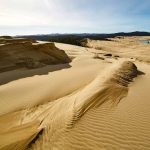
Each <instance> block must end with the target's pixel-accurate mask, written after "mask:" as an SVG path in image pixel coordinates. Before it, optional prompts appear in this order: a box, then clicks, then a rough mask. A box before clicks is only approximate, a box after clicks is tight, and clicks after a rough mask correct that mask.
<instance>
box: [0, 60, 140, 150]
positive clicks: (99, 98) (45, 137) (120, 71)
mask: <svg viewBox="0 0 150 150" xmlns="http://www.w3.org/2000/svg"><path fill="white" fill-rule="evenodd" d="M137 75H138V70H137V67H136V66H135V65H134V64H133V63H132V62H128V61H125V62H121V63H116V64H114V65H112V66H111V67H110V68H109V69H108V68H107V70H106V72H105V73H103V74H99V75H98V76H97V77H96V79H94V80H93V81H92V82H91V83H89V84H88V85H87V86H85V87H84V88H83V89H81V90H80V91H78V92H77V93H74V94H71V95H70V96H66V97H63V98H60V99H58V100H55V101H53V102H49V103H46V104H44V105H40V106H36V107H35V108H31V109H26V110H23V111H20V113H21V114H22V115H20V117H19V120H20V121H19V122H20V123H19V124H18V125H17V126H18V127H17V126H16V127H15V128H16V129H17V128H18V129H17V130H15V133H14V134H13V135H12V136H14V135H15V134H17V132H18V130H20V126H22V125H26V124H27V127H26V129H25V131H24V132H26V130H27V131H28V130H32V125H34V124H32V122H35V121H37V122H40V124H39V126H37V125H36V126H37V127H36V129H34V131H33V132H32V134H31V135H29V137H26V141H25V143H28V144H27V145H28V146H29V149H47V148H48V149H53V148H54V147H55V142H56V141H57V140H58V139H60V138H62V139H63V136H64V135H65V134H66V133H67V132H68V131H69V130H71V128H73V127H74V126H75V124H76V122H77V121H78V120H80V118H81V117H82V116H83V115H84V114H85V113H86V112H87V111H88V110H90V109H93V108H97V107H100V106H101V105H102V104H103V103H106V102H108V101H109V102H110V104H111V105H115V106H116V104H118V103H119V101H120V100H121V99H122V98H123V97H125V96H126V95H127V93H128V87H127V86H128V84H129V82H131V81H132V79H133V78H134V77H136V76H137ZM102 79H103V81H102ZM7 117H8V116H7ZM30 123H31V126H30V125H29V126H28V124H30ZM6 131H7V129H6ZM39 131H41V132H39ZM8 133H9V132H6V134H4V135H5V136H6V137H7V135H9V136H11V134H8ZM32 137H34V138H32ZM21 138H23V139H24V137H20V139H18V140H19V141H20V140H21ZM23 139H22V140H23ZM34 139H36V140H34ZM32 141H34V142H32ZM3 142H4V141H2V143H0V146H1V147H5V144H6V143H5V142H4V143H3ZM16 142H17V141H16ZM16 142H14V143H11V141H10V143H8V141H7V144H8V145H12V144H14V145H16V144H15V143H16ZM29 143H30V144H29ZM8 145H7V147H8ZM28 146H27V147H28ZM46 147H47V148H46ZM17 148H18V147H17Z"/></svg>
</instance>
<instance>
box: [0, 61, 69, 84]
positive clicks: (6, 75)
mask: <svg viewBox="0 0 150 150" xmlns="http://www.w3.org/2000/svg"><path fill="white" fill-rule="evenodd" d="M70 67H71V66H70V64H69V63H66V64H57V65H47V66H45V67H42V68H37V69H24V70H23V69H22V70H13V71H7V72H3V73H0V85H3V84H6V83H8V82H11V81H14V80H18V79H22V78H26V77H32V76H34V75H47V74H48V73H49V72H53V71H57V70H61V69H65V68H70Z"/></svg>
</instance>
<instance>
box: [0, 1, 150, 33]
mask: <svg viewBox="0 0 150 150" xmlns="http://www.w3.org/2000/svg"><path fill="white" fill-rule="evenodd" d="M149 6H150V1H149V0H143V1H141V0H132V1H131V0H126V1H121V0H105V1H104V0H0V34H38V33H45V34H46V33H54V32H57V33H58V32H64V33H65V32H78V33H79V32H101V33H104V32H119V31H133V30H147V31H150V27H149V23H150V21H149V18H150V10H149Z"/></svg>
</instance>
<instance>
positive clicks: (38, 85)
mask: <svg viewBox="0 0 150 150" xmlns="http://www.w3.org/2000/svg"><path fill="white" fill-rule="evenodd" d="M143 38H145V37H143ZM134 39H136V38H135V37H134ZM113 40H116V39H113ZM123 40H124V39H122V41H121V39H119V42H124V41H123ZM126 40H127V39H126ZM130 40H131V39H130V38H129V39H128V41H130ZM105 42H106V41H105ZM107 42H110V41H107ZM119 42H118V43H119ZM55 45H56V47H58V48H59V49H61V50H64V51H65V53H66V54H67V55H68V57H70V59H73V60H72V62H71V63H69V66H70V67H67V68H65V67H64V68H62V67H60V68H61V70H59V69H53V70H52V69H51V67H52V66H47V67H43V68H40V69H38V70H37V69H33V70H30V73H29V74H27V72H26V70H24V71H23V70H13V71H11V72H10V71H9V72H4V73H1V74H0V79H3V80H5V81H6V82H4V83H3V84H2V85H1V86H0V149H2V150H12V149H13V150H23V149H28V150H80V149H81V150H93V149H94V150H99V149H102V150H141V149H144V150H149V149H150V140H149V139H150V129H149V126H150V119H149V116H150V109H149V106H150V101H149V99H150V94H149V88H150V84H149V82H150V64H149V63H148V57H146V56H145V55H143V56H142V57H140V58H141V59H142V58H144V59H143V60H142V61H140V60H138V59H136V58H135V57H134V56H132V57H133V58H132V59H131V58H130V57H129V55H128V56H127V55H126V56H124V54H123V55H121V56H120V55H119V54H120V51H119V50H118V53H117V54H118V55H119V57H117V58H116V57H114V55H116V54H115V53H113V52H112V51H109V53H111V54H112V56H109V57H108V56H105V54H107V53H108V52H106V50H98V49H95V48H87V47H79V46H73V45H67V44H61V43H55ZM108 45H109V43H108ZM136 46H137V45H136ZM142 47H147V45H142ZM112 49H113V47H112ZM118 49H119V48H118ZM128 50H130V48H128ZM98 51H99V53H98V55H95V53H97V52H98ZM107 51H108V50H107ZM114 51H117V50H116V49H114ZM131 51H132V53H133V49H131ZM144 51H146V48H145V49H144ZM138 52H139V51H138V50H137V55H138V56H140V54H138ZM134 53H135V52H134ZM128 54H129V53H128ZM102 58H104V59H102ZM55 67H58V66H57V65H55V66H53V68H55ZM45 70H46V71H45ZM22 71H23V73H22V74H23V75H22V76H20V77H16V78H15V76H18V74H19V72H22ZM33 72H34V73H33ZM40 72H41V74H40ZM42 72H46V73H45V74H43V73H42ZM10 73H12V74H13V78H11V77H10V76H9V74H10ZM26 75H27V76H26ZM7 78H9V80H8V79H7Z"/></svg>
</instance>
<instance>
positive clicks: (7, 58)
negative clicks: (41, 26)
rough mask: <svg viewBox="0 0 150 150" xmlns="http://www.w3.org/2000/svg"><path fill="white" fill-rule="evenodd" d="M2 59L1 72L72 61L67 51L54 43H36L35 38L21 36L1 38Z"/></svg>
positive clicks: (0, 63) (0, 56) (0, 54)
mask: <svg viewBox="0 0 150 150" xmlns="http://www.w3.org/2000/svg"><path fill="white" fill-rule="evenodd" d="M0 59H1V62H0V72H5V71H10V70H15V69H20V68H27V69H32V68H40V67H43V66H46V65H50V64H61V63H68V62H70V58H69V57H68V56H67V55H66V53H65V52H64V51H63V50H61V49H58V48H57V47H56V46H55V44H54V43H35V41H34V40H30V39H19V38H18V39H13V38H12V39H4V38H0Z"/></svg>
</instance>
